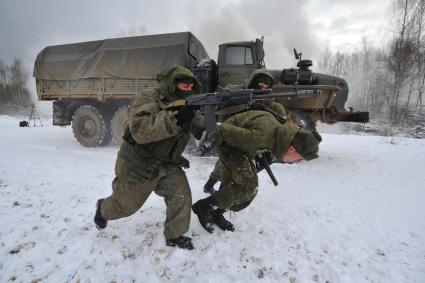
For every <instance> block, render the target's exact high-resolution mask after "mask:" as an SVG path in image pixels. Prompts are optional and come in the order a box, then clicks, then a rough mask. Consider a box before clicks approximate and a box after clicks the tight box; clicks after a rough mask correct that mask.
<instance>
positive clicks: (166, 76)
mask: <svg viewBox="0 0 425 283" xmlns="http://www.w3.org/2000/svg"><path fill="white" fill-rule="evenodd" d="M158 81H159V87H158V88H157V89H156V90H155V91H154V92H153V93H151V94H146V95H138V96H136V97H135V99H134V101H133V102H132V103H131V105H130V106H129V110H128V118H129V126H128V127H127V129H126V132H125V135H124V137H123V139H124V141H123V143H122V145H121V148H120V151H119V152H118V156H117V160H116V164H115V174H116V177H115V179H114V180H113V182H112V190H113V192H112V195H111V196H109V197H107V198H105V199H100V200H98V202H97V210H96V215H95V218H94V221H95V223H96V226H97V227H98V228H99V229H103V228H105V227H106V224H107V220H115V219H119V218H123V217H127V216H130V215H132V214H134V213H135V212H136V211H137V210H138V209H140V207H142V205H143V204H144V203H145V201H146V200H147V199H148V197H149V195H150V194H151V193H152V192H155V193H156V194H157V195H159V196H162V197H163V198H164V201H165V205H166V207H167V212H166V219H165V224H164V236H165V239H166V245H168V246H178V247H180V248H184V249H193V244H192V241H191V238H189V237H185V236H183V234H185V233H186V232H187V231H188V229H189V223H190V215H191V210H190V209H191V205H192V197H191V191H190V187H189V184H188V181H187V178H186V175H185V173H184V171H183V170H182V167H183V168H188V167H189V161H188V160H186V159H185V158H184V157H183V156H182V152H183V150H184V148H185V147H186V144H187V142H188V141H189V133H193V134H194V135H195V137H198V138H199V136H200V135H201V133H202V130H203V128H202V125H203V120H202V116H200V115H199V113H195V111H194V110H193V109H192V108H190V107H189V106H183V107H180V108H172V110H168V109H167V108H166V107H167V105H169V104H170V103H172V102H174V101H176V100H178V99H183V98H185V97H186V96H188V95H190V94H191V93H198V92H200V91H201V88H202V85H201V83H200V82H199V81H198V80H197V78H196V77H195V76H194V75H193V74H192V73H191V72H190V71H189V70H188V69H186V68H183V67H174V68H171V69H167V70H165V71H163V72H162V73H161V74H159V75H158ZM176 110H177V111H176Z"/></svg>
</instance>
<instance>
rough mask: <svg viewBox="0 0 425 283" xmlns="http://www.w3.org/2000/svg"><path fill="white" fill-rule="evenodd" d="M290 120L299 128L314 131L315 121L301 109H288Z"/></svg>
mask: <svg viewBox="0 0 425 283" xmlns="http://www.w3.org/2000/svg"><path fill="white" fill-rule="evenodd" d="M288 111H289V113H290V117H291V120H292V121H293V122H294V123H296V124H297V125H298V126H299V127H300V128H302V129H304V130H309V131H316V123H315V122H314V121H313V120H312V119H311V118H310V117H309V116H308V115H307V114H306V113H303V112H301V111H296V110H289V109H288Z"/></svg>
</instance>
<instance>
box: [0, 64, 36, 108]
mask: <svg viewBox="0 0 425 283" xmlns="http://www.w3.org/2000/svg"><path fill="white" fill-rule="evenodd" d="M27 79H28V77H27V75H26V74H25V72H24V70H23V67H22V62H21V60H19V59H15V60H14V62H13V63H12V64H11V65H8V64H5V63H4V62H3V61H2V60H1V59H0V104H5V103H13V104H16V105H23V106H25V105H27V104H29V103H31V93H30V92H29V91H28V89H27V88H26V87H25V84H26V82H27Z"/></svg>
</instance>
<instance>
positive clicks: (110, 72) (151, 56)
mask: <svg viewBox="0 0 425 283" xmlns="http://www.w3.org/2000/svg"><path fill="white" fill-rule="evenodd" d="M203 58H209V56H208V54H207V52H206V51H205V48H204V47H203V45H202V43H201V42H200V41H199V40H198V39H197V38H196V37H195V36H194V35H193V34H192V33H190V32H181V33H170V34H159V35H146V36H135V37H125V38H115V39H105V40H97V41H90V42H81V43H73V44H65V45H56V46H48V47H46V48H44V49H43V50H42V51H41V52H40V53H39V54H38V56H37V59H36V61H35V64H34V72H33V76H34V77H35V78H37V79H43V80H78V79H85V78H141V79H155V78H156V76H157V74H158V73H159V72H161V71H162V70H163V69H165V68H169V67H171V66H175V65H181V66H185V67H188V68H192V67H193V66H194V64H195V62H196V61H199V60H200V59H203Z"/></svg>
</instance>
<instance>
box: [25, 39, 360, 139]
mask: <svg viewBox="0 0 425 283" xmlns="http://www.w3.org/2000/svg"><path fill="white" fill-rule="evenodd" d="M264 55H265V54H264V49H263V38H262V39H256V40H255V41H241V42H230V43H223V44H220V45H219V54H218V60H217V63H216V61H215V60H213V59H211V58H210V57H209V56H208V53H207V51H206V50H205V48H204V46H203V45H202V43H201V42H200V41H199V40H198V39H197V38H196V37H195V36H194V35H193V34H192V33H190V32H180V33H169V34H157V35H146V36H136V37H125V38H115V39H105V40H97V41H90V42H81V43H73V44H65V45H57V46H49V47H46V48H44V49H43V50H42V51H41V52H40V53H39V54H38V56H37V58H36V61H35V64H34V72H33V76H34V77H35V80H36V86H37V94H38V99H39V100H43V101H46V100H50V101H53V125H57V126H67V125H71V124H72V130H73V133H74V136H75V138H76V139H77V140H78V142H80V143H81V144H82V145H83V146H86V147H96V146H103V145H106V144H108V143H109V142H110V141H111V139H112V137H114V139H115V140H116V141H117V142H118V143H120V142H121V141H122V135H123V132H124V130H125V127H126V124H127V107H128V105H129V103H130V102H131V100H132V98H133V97H134V96H135V95H137V94H140V93H144V92H147V91H151V90H153V89H154V88H155V87H156V86H157V85H158V81H157V74H158V73H159V72H160V71H162V70H163V69H165V68H168V67H172V66H176V65H181V66H185V67H187V68H188V69H190V70H192V71H193V73H194V74H195V75H196V76H197V77H198V78H199V79H200V81H201V82H202V83H203V86H204V92H213V91H215V90H216V88H217V86H223V87H224V86H226V85H228V84H244V83H245V82H246V80H247V79H248V78H249V77H250V76H251V74H252V72H254V71H255V70H257V69H260V68H265V64H264ZM296 55H297V54H296ZM299 59H300V60H299V62H298V68H291V69H284V70H270V72H271V73H272V74H273V76H274V77H275V79H276V80H275V81H276V82H278V83H276V84H275V85H274V87H273V88H274V90H275V91H276V92H288V91H294V90H298V89H317V90H320V91H321V95H320V96H318V97H315V98H297V99H292V100H291V99H280V100H279V102H280V103H282V104H283V105H284V106H286V107H287V108H288V109H289V110H290V111H292V112H293V113H294V114H295V115H296V117H298V118H299V120H300V122H304V123H305V124H306V126H309V127H314V126H315V122H316V121H318V120H320V121H322V122H324V123H335V122H337V121H354V122H367V120H368V113H367V112H354V111H346V110H345V102H346V100H347V96H348V86H347V83H346V81H345V80H344V79H342V78H338V77H334V76H330V75H325V74H318V73H313V72H312V71H310V70H309V69H308V67H310V66H311V64H312V63H311V61H309V60H301V58H299Z"/></svg>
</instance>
